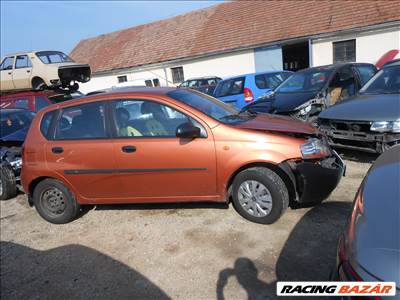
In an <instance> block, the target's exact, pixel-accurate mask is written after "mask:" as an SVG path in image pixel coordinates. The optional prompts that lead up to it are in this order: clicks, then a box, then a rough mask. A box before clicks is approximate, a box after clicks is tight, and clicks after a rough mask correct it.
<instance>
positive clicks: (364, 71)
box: [355, 65, 376, 86]
mask: <svg viewBox="0 0 400 300" xmlns="http://www.w3.org/2000/svg"><path fill="white" fill-rule="evenodd" d="M355 68H356V69H357V71H358V73H359V74H360V79H361V86H363V85H364V84H366V83H367V81H368V80H369V79H370V78H371V77H372V76H374V75H375V73H376V68H375V67H374V66H372V65H356V66H355Z"/></svg>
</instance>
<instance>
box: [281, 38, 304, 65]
mask: <svg viewBox="0 0 400 300" xmlns="http://www.w3.org/2000/svg"><path fill="white" fill-rule="evenodd" d="M282 59H283V69H284V70H288V71H294V72H296V71H298V70H301V69H305V68H308V67H309V66H310V57H309V49H308V42H302V43H296V44H291V45H284V46H282Z"/></svg>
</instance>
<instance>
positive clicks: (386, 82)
mask: <svg viewBox="0 0 400 300" xmlns="http://www.w3.org/2000/svg"><path fill="white" fill-rule="evenodd" d="M318 123H319V128H320V130H321V131H322V132H324V133H326V134H327V136H328V137H329V142H330V144H331V145H334V146H335V147H345V148H351V149H358V150H365V151H369V152H377V153H382V152H384V151H385V150H387V149H388V148H390V147H392V146H394V145H396V144H399V143H400V61H397V62H393V63H388V64H386V65H385V66H384V67H383V68H382V69H381V70H379V72H378V73H376V74H375V76H374V77H373V78H372V79H371V80H370V81H368V83H367V84H366V85H365V86H364V87H363V88H362V89H361V90H360V92H359V94H358V95H357V96H355V97H353V98H351V99H349V100H347V101H343V102H341V103H338V104H336V105H334V106H332V107H330V108H328V109H327V110H325V111H324V112H322V113H321V114H320V115H319V120H318Z"/></svg>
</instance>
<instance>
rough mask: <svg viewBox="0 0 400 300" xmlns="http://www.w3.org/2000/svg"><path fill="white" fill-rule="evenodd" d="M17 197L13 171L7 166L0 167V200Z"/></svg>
mask: <svg viewBox="0 0 400 300" xmlns="http://www.w3.org/2000/svg"><path fill="white" fill-rule="evenodd" d="M15 196H17V185H16V182H15V175H14V172H13V170H12V169H11V168H10V167H7V166H1V167H0V200H8V199H11V198H14V197H15Z"/></svg>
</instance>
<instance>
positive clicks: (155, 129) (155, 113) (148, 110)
mask: <svg viewBox="0 0 400 300" xmlns="http://www.w3.org/2000/svg"><path fill="white" fill-rule="evenodd" d="M141 112H142V114H151V115H152V117H153V118H152V119H148V120H146V121H145V125H146V128H147V130H148V132H149V134H150V135H151V136H168V131H167V130H166V129H165V127H164V125H163V124H162V123H161V122H165V121H166V120H167V118H166V117H165V113H164V112H163V111H162V109H161V106H160V105H159V104H157V103H154V102H143V104H142V106H141Z"/></svg>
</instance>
